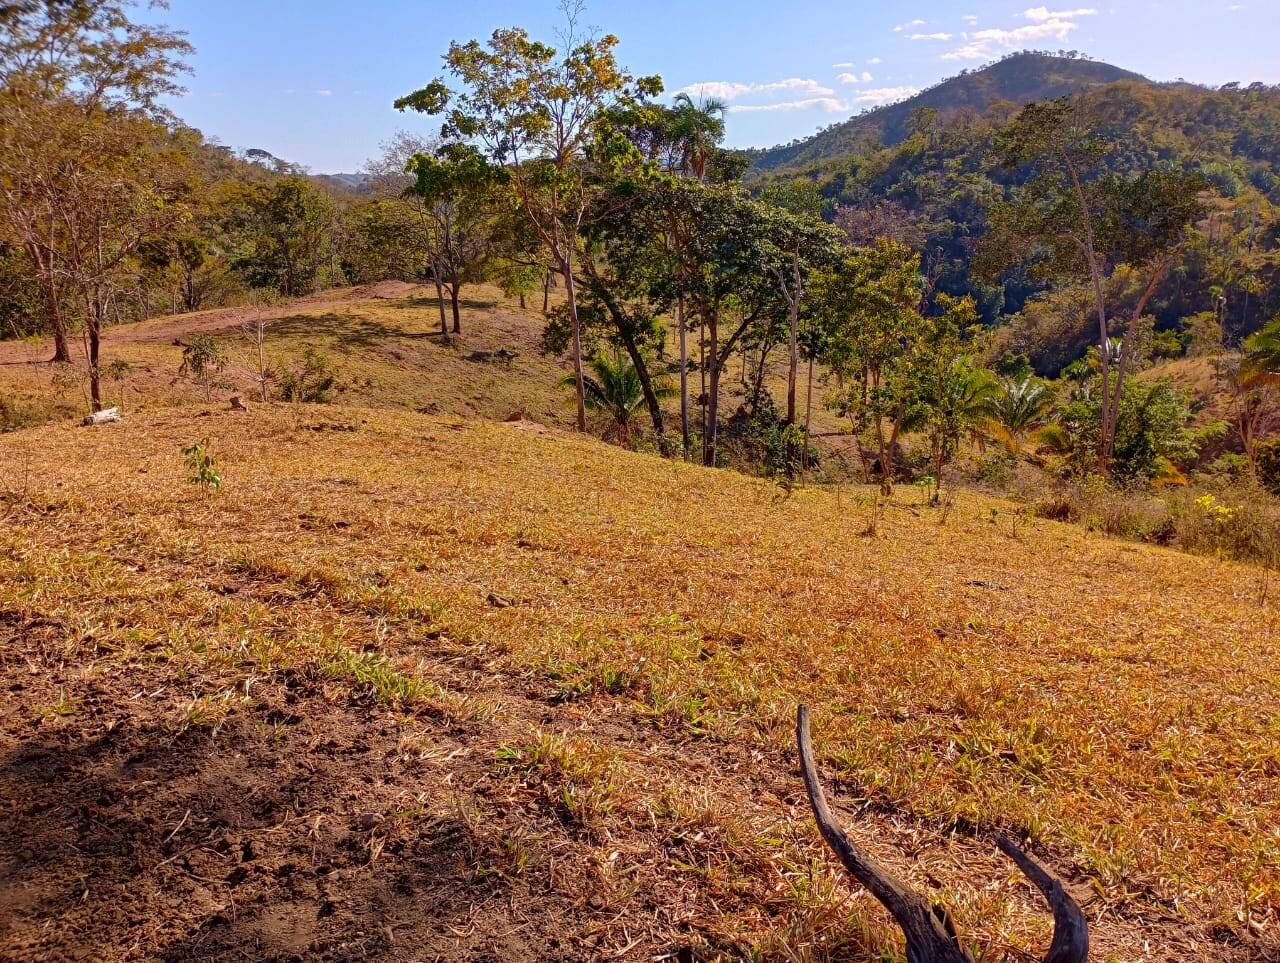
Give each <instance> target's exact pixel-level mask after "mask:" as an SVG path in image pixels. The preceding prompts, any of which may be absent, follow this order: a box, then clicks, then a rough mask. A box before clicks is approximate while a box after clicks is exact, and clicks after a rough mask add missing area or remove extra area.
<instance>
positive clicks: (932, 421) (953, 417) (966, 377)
mask: <svg viewBox="0 0 1280 963" xmlns="http://www.w3.org/2000/svg"><path fill="white" fill-rule="evenodd" d="M999 391H1000V385H999V382H998V381H997V380H996V377H995V375H993V374H992V373H991V372H990V371H988V370H987V369H986V368H980V367H977V366H976V365H974V363H973V360H972V359H971V358H967V357H963V356H961V357H957V358H953V359H952V360H951V361H950V362H949V363H947V364H945V365H943V366H942V367H941V368H940V369H939V370H938V371H937V373H936V376H935V378H934V379H933V380H932V383H931V384H929V385H928V386H927V388H926V390H925V392H924V394H923V395H922V397H921V400H922V401H923V402H924V407H925V411H926V413H925V420H926V421H927V423H928V425H929V441H930V446H931V448H932V450H933V466H934V473H933V499H932V500H933V502H934V503H937V501H938V500H939V498H940V496H941V494H942V468H943V466H944V465H945V464H946V463H947V460H948V459H950V457H951V456H952V454H954V453H955V451H956V449H957V448H958V447H959V445H960V440H961V438H963V437H964V436H965V435H970V436H976V435H977V434H978V433H979V432H980V430H981V429H982V428H983V427H984V426H985V425H987V424H989V423H990V421H991V416H992V405H993V401H994V399H995V397H996V395H997V394H998V393H999Z"/></svg>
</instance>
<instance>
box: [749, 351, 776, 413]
mask: <svg viewBox="0 0 1280 963" xmlns="http://www.w3.org/2000/svg"><path fill="white" fill-rule="evenodd" d="M772 347H773V345H771V344H770V343H769V342H768V341H761V342H760V363H759V364H758V365H756V377H755V382H754V384H752V386H751V413H752V414H753V415H754V414H756V413H757V412H759V411H760V394H761V392H763V391H764V368H765V364H766V363H767V362H768V359H769V349H770V348H772Z"/></svg>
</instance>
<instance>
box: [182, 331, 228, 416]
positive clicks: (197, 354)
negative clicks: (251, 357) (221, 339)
mask: <svg viewBox="0 0 1280 963" xmlns="http://www.w3.org/2000/svg"><path fill="white" fill-rule="evenodd" d="M226 367H227V356H226V355H225V354H224V353H223V352H222V349H221V348H219V347H218V343H217V342H216V341H214V340H213V338H211V337H209V336H208V335H207V334H198V335H196V336H195V337H193V338H192V339H191V343H190V344H188V345H187V346H186V347H185V348H183V349H182V365H181V367H179V368H178V374H179V375H183V376H185V377H188V378H190V379H191V380H192V381H194V382H195V383H196V384H198V385H200V387H201V388H203V389H204V397H205V400H206V401H210V400H212V398H213V389H214V388H218V387H221V386H222V385H221V381H220V377H221V375H222V372H223V370H224V369H225V368H226Z"/></svg>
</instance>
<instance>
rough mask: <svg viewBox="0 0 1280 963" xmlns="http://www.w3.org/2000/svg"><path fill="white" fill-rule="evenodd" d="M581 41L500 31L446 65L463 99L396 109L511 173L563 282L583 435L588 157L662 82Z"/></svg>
mask: <svg viewBox="0 0 1280 963" xmlns="http://www.w3.org/2000/svg"><path fill="white" fill-rule="evenodd" d="M571 10H572V8H571ZM576 33H577V28H576V23H575V17H574V15H573V13H572V12H570V15H569V23H568V28H567V30H566V35H565V43H564V48H565V49H563V50H560V51H557V50H556V49H555V48H554V47H552V46H550V45H548V44H545V43H541V42H539V41H536V40H533V39H531V38H530V37H529V35H528V33H527V32H526V31H524V30H522V29H520V28H518V27H514V28H509V29H503V30H496V31H494V33H493V35H492V36H491V37H490V39H489V41H488V43H487V44H485V45H482V44H480V43H479V42H478V41H476V40H472V41H470V42H468V43H465V44H459V43H454V44H452V45H450V47H449V51H448V53H446V54H445V63H446V66H447V68H448V70H449V73H450V74H452V75H453V78H454V80H455V81H456V82H457V84H458V88H459V89H458V90H456V91H451V90H450V89H449V87H448V86H447V85H446V84H445V83H444V81H442V80H435V81H432V82H431V83H430V84H428V85H427V86H426V87H424V88H422V89H421V90H418V91H416V92H414V93H412V94H409V95H407V96H405V97H402V98H400V99H399V100H397V101H396V107H397V109H400V110H406V109H407V110H415V111H419V112H422V113H427V114H443V115H444V124H443V125H442V133H443V135H444V136H445V138H446V139H449V140H457V141H462V142H466V141H473V140H474V141H478V142H480V144H481V145H482V146H483V148H484V150H485V152H486V153H487V155H488V158H489V160H490V161H492V162H493V163H495V164H497V165H499V166H500V167H502V168H504V169H505V170H506V171H507V173H508V175H509V177H510V183H511V186H512V190H513V192H514V195H515V198H516V200H517V203H518V206H519V209H520V210H521V211H522V212H523V213H524V215H525V217H526V218H528V221H529V223H530V224H531V225H532V227H533V228H534V230H535V232H536V233H537V235H538V237H539V239H540V240H541V242H542V243H543V245H544V246H545V247H546V249H547V252H548V255H549V257H550V259H551V262H552V263H553V265H554V266H555V268H556V270H557V271H559V273H560V275H561V276H562V277H563V278H564V283H565V295H566V301H567V310H568V312H569V318H570V322H571V326H572V338H571V343H572V348H571V350H572V354H573V370H574V379H575V384H576V386H577V392H576V393H577V401H578V429H579V430H580V431H585V430H586V407H585V393H584V392H585V388H584V383H583V375H582V341H581V331H580V327H579V318H578V298H577V289H576V284H575V278H574V263H575V260H576V257H577V253H578V236H579V231H580V230H581V229H582V227H583V222H584V220H585V218H586V216H587V213H588V211H589V210H590V207H591V198H590V186H589V178H588V170H587V167H588V163H587V153H588V148H589V147H590V146H591V145H592V142H593V140H594V138H595V136H596V133H597V129H596V124H597V121H598V120H600V119H601V118H603V117H605V116H606V115H607V114H608V113H609V112H610V111H611V110H613V109H614V108H616V107H617V106H618V105H619V104H620V103H622V102H624V101H627V100H631V99H634V98H635V97H641V96H653V95H656V94H658V93H660V92H661V90H662V84H661V81H659V80H658V79H657V78H642V79H640V80H636V79H634V78H632V77H631V76H630V75H629V74H627V73H626V72H625V71H624V70H622V69H621V68H620V67H619V66H618V63H617V60H616V59H615V56H614V47H616V46H617V43H618V39H617V37H614V36H611V35H610V36H605V37H602V38H599V39H594V40H583V39H581V38H579V37H577V36H576Z"/></svg>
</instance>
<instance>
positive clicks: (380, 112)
mask: <svg viewBox="0 0 1280 963" xmlns="http://www.w3.org/2000/svg"><path fill="white" fill-rule="evenodd" d="M149 16H151V17H152V18H153V19H159V20H163V21H164V22H166V23H168V24H170V25H171V26H174V27H177V28H179V29H182V30H185V31H187V33H188V35H189V39H190V40H191V42H192V43H193V44H194V45H195V47H196V51H197V53H196V56H195V57H194V58H193V60H192V63H191V65H192V67H193V68H194V71H195V72H194V74H193V75H192V76H191V77H190V78H188V81H187V88H188V93H187V94H186V96H184V97H183V98H181V99H180V100H179V101H178V102H176V103H175V104H174V106H175V108H176V109H177V111H178V113H179V114H180V115H181V116H182V117H183V118H184V119H185V120H186V121H187V122H188V123H190V124H192V125H194V126H196V127H198V128H200V129H201V130H202V131H204V133H205V134H206V135H207V136H209V137H212V138H216V139H217V140H219V141H221V142H222V143H225V144H228V145H231V146H233V147H261V148H264V149H266V150H269V151H271V152H272V153H274V154H276V155H278V156H280V157H283V158H286V159H288V160H292V161H296V162H298V163H302V164H305V165H307V166H308V167H310V168H311V169H312V170H314V171H317V172H335V171H351V170H355V169H357V168H359V167H360V166H361V164H362V163H363V162H364V161H365V160H366V159H367V158H369V157H371V156H373V155H374V154H376V153H377V150H378V145H379V144H380V143H381V142H383V141H385V140H386V139H387V138H388V137H389V136H390V135H391V134H392V133H394V132H395V131H396V130H398V129H401V128H404V129H409V130H421V131H426V130H428V129H429V128H430V122H429V121H428V120H427V119H426V118H418V117H410V116H405V115H402V114H398V113H397V112H396V111H395V110H394V109H393V108H392V107H391V103H392V101H393V100H394V99H395V98H396V97H398V96H400V95H401V94H404V93H408V92H409V91H410V90H413V89H416V88H417V87H420V86H422V85H423V84H424V83H426V82H427V81H428V80H430V79H431V78H432V77H433V76H436V75H437V74H438V73H439V72H440V55H441V54H442V53H443V52H444V50H445V49H446V48H447V47H448V45H449V41H450V40H455V39H456V40H468V39H471V38H472V37H486V36H488V34H489V33H490V32H492V30H493V29H494V28H495V27H499V26H511V25H515V24H518V25H521V26H524V27H526V28H528V29H529V31H530V32H531V33H533V34H534V35H535V36H538V37H541V38H544V39H547V40H554V38H555V32H554V31H555V28H556V26H557V24H558V23H559V22H560V14H559V11H558V8H557V5H556V3H555V2H554V0H537V2H506V3H502V2H496V0H464V2H456V0H455V2H447V3H442V2H439V0H430V2H423V0H362V2H360V3H356V4H352V3H338V2H333V0H267V2H264V0H171V6H170V9H169V10H168V11H160V12H158V13H154V14H150V15H149ZM584 20H585V22H586V23H588V24H589V25H590V26H592V27H594V28H596V29H597V30H598V31H599V32H607V33H614V34H617V35H618V37H619V38H620V39H621V41H622V42H621V45H620V47H619V51H620V59H621V60H622V61H623V63H624V64H625V65H626V66H628V67H629V68H630V69H631V70H632V71H633V72H634V73H638V74H639V73H643V74H650V73H657V74H660V75H661V76H662V77H663V79H664V81H665V82H666V86H667V90H668V92H674V91H676V90H679V89H692V90H694V91H695V92H705V93H709V94H715V95H718V96H721V97H723V98H725V99H727V100H728V101H729V103H730V105H731V112H730V115H729V120H728V141H729V143H730V144H731V145H732V146H735V147H748V146H769V145H772V144H776V143H782V142H785V141H789V140H791V139H792V138H794V137H799V136H804V135H806V134H809V133H811V132H813V131H814V130H816V129H817V128H819V127H823V126H826V125H828V124H831V123H835V122H837V121H840V120H844V119H845V118H847V117H849V116H850V115H852V114H855V113H858V112H860V111H862V110H865V109H868V108H870V107H873V106H875V105H877V104H879V103H883V102H886V101H889V100H894V99H899V98H901V97H902V96H905V95H908V94H910V93H911V92H913V91H914V90H916V89H918V88H921V87H926V86H929V85H930V84H932V83H935V82H936V81H938V80H941V79H942V78H944V77H948V76H951V75H952V74H955V73H958V72H959V71H960V70H962V69H964V68H973V67H977V66H980V65H981V64H982V63H984V62H986V61H988V60H990V59H993V58H996V57H999V56H1001V55H1003V54H1005V53H1009V52H1010V51H1013V50H1019V49H1026V48H1034V49H1050V50H1057V49H1075V50H1080V51H1082V52H1083V53H1087V54H1089V55H1090V56H1092V57H1094V58H1096V59H1098V60H1106V61H1108V62H1110V63H1114V64H1116V65H1118V66H1122V67H1126V68H1128V69H1131V70H1136V71H1138V72H1140V73H1143V74H1145V75H1147V76H1149V77H1151V78H1153V79H1157V80H1173V79H1177V78H1184V79H1186V80H1191V81H1196V82H1199V83H1205V84H1212V85H1218V84H1223V83H1228V82H1231V81H1240V82H1243V83H1249V82H1252V81H1263V82H1266V83H1271V84H1275V83H1280V0H1111V2H1107V0H1096V2H1095V0H1067V2H1063V3H1049V4H1048V5H1047V6H1044V5H1041V0H1011V2H1004V0H972V2H968V0H899V2H896V3H893V2H887V0H879V2H874V3H873V2H867V0H831V2H827V0H820V2H803V0H793V2H792V3H790V4H788V3H785V2H782V3H779V2H777V0H736V2H730V0H726V2H722V0H717V2H703V0H683V2H672V0H632V2H627V3H621V2H606V0H588V4H587V9H586V15H585V18H584Z"/></svg>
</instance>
